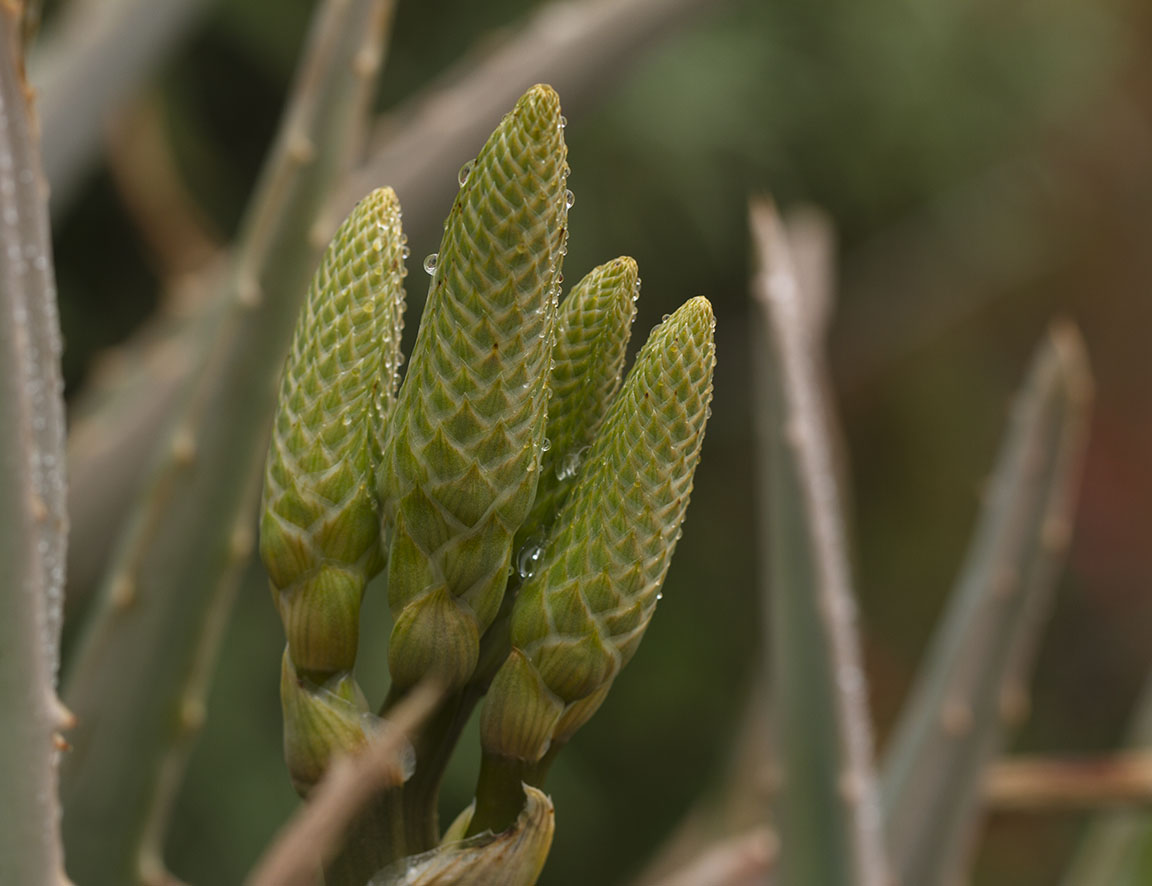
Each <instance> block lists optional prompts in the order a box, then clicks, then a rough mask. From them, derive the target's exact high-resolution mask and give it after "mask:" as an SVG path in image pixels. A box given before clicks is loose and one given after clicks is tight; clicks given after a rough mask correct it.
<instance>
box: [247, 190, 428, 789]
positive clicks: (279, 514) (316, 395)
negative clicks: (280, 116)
mask: <svg viewBox="0 0 1152 886" xmlns="http://www.w3.org/2000/svg"><path fill="white" fill-rule="evenodd" d="M405 251H406V247H405V246H404V235H403V233H402V232H401V229H400V204H399V203H398V202H397V200H396V195H395V194H394V193H393V192H392V190H391V189H390V188H381V189H380V190H377V191H374V192H372V193H371V194H369V195H368V196H367V197H365V198H364V199H363V200H362V201H360V203H359V204H357V206H356V208H355V209H354V210H353V211H352V213H351V215H349V217H348V219H347V220H346V221H345V222H344V224H343V225H341V227H340V229H339V230H338V231H337V232H336V236H335V237H334V238H333V240H332V243H331V244H330V245H329V247H328V249H327V251H326V252H325V253H324V256H323V258H322V259H321V262H320V266H319V268H318V269H317V271H316V274H315V276H314V277H313V279H312V283H311V286H310V288H309V291H308V297H307V300H306V302H305V305H304V308H303V310H302V311H301V314H300V317H299V320H298V321H297V325H296V331H295V335H294V338H293V341H292V349H291V351H290V353H289V356H288V360H287V362H286V364H285V367H284V374H283V378H282V381H281V388H280V398H279V401H278V405H277V410H276V419H275V424H274V427H273V432H272V441H271V444H270V446H269V451H268V459H267V462H266V465H265V480H264V502H263V511H262V515H261V521H260V554H261V557H262V558H263V560H264V564H265V566H266V567H267V569H268V575H269V578H270V579H271V583H272V591H273V597H274V599H275V602H276V608H277V610H278V611H279V612H280V617H281V620H282V621H283V623H284V631H285V634H286V635H287V639H288V645H287V648H286V649H285V653H284V664H283V670H282V675H281V702H282V706H283V709H284V752H285V758H286V760H287V763H288V768H289V772H290V774H291V776H292V781H293V784H294V786H295V787H296V789H297V790H298V791H301V792H304V791H306V790H307V789H308V788H309V787H310V786H311V785H312V784H314V783H315V782H316V780H317V779H319V777H320V775H321V774H322V773H323V771H324V768H325V767H326V766H327V764H328V761H329V760H330V758H331V756H332V755H333V754H334V753H336V752H340V751H343V752H347V751H351V750H353V749H354V748H356V747H358V746H359V745H360V744H361V743H362V742H363V740H364V732H363V726H364V720H363V717H366V716H368V714H367V705H366V703H365V702H364V699H363V696H362V695H361V694H360V690H359V688H358V687H357V686H356V683H355V681H354V680H353V678H352V676H351V670H352V667H353V665H354V664H355V662H356V646H357V639H358V635H359V620H360V602H361V599H362V598H363V596H364V587H365V585H366V584H367V583H368V581H369V579H371V578H372V576H373V575H375V574H376V573H377V572H379V571H380V569H381V568H382V567H383V558H382V552H381V549H380V542H379V527H380V516H379V508H378V506H377V504H376V500H375V496H374V494H373V488H372V486H373V477H374V472H375V466H376V464H377V463H378V462H379V454H380V449H381V441H382V438H383V428H384V422H385V420H386V418H387V416H388V414H389V413H390V412H391V409H392V405H393V403H394V400H395V391H396V379H397V370H398V367H399V363H400V333H401V330H402V327H403V310H404V288H403V284H402V280H403V277H404V274H405V270H404V253H405Z"/></svg>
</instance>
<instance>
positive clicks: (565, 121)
mask: <svg viewBox="0 0 1152 886" xmlns="http://www.w3.org/2000/svg"><path fill="white" fill-rule="evenodd" d="M567 125H568V118H567V117H565V116H564V115H563V114H561V115H560V128H561V129H563V128H564V127H565V126H567Z"/></svg>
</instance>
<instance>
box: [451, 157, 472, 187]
mask: <svg viewBox="0 0 1152 886" xmlns="http://www.w3.org/2000/svg"><path fill="white" fill-rule="evenodd" d="M475 165H476V161H475V160H469V161H468V162H467V163H465V164H464V165H463V166H461V167H460V171H459V172H458V173H457V174H456V181H458V182H460V187H464V183H465V182H466V181H468V176H470V175H471V174H472V167H473V166H475Z"/></svg>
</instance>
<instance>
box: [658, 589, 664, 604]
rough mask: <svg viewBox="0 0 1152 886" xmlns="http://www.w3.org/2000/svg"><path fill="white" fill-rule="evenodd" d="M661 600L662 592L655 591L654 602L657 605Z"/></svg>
mask: <svg viewBox="0 0 1152 886" xmlns="http://www.w3.org/2000/svg"><path fill="white" fill-rule="evenodd" d="M663 599H664V592H663V591H657V592H656V602H657V603H659V602H660V601H661V600H663Z"/></svg>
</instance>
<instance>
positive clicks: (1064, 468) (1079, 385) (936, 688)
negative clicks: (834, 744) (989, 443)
mask: <svg viewBox="0 0 1152 886" xmlns="http://www.w3.org/2000/svg"><path fill="white" fill-rule="evenodd" d="M1091 391H1092V382H1091V376H1090V373H1089V370H1088V366H1087V361H1086V358H1085V355H1084V351H1083V345H1082V343H1081V341H1080V337H1079V335H1078V333H1077V332H1076V331H1075V329H1074V328H1073V327H1071V326H1064V325H1061V326H1056V327H1054V328H1053V329H1052V331H1051V333H1050V334H1049V335H1048V337H1047V338H1046V339H1045V340H1044V341H1043V342H1042V343H1041V345H1040V347H1039V348H1038V351H1037V353H1036V356H1035V358H1034V360H1033V363H1032V368H1031V370H1030V372H1029V375H1028V379H1027V381H1026V382H1025V385H1024V387H1023V389H1022V391H1021V392H1020V394H1019V395H1018V397H1017V401H1016V406H1015V409H1014V412H1013V416H1012V422H1011V426H1010V429H1009V431H1008V435H1007V437H1006V439H1005V441H1004V443H1003V446H1002V448H1001V451H1000V455H999V457H998V459H997V463H996V469H995V471H994V473H993V476H992V479H991V482H990V484H989V487H988V489H989V492H988V498H987V501H986V504H985V505H984V508H983V510H982V513H981V515H980V519H979V521H978V524H977V528H976V533H975V536H974V538H973V541H972V545H971V547H970V548H969V551H968V555H967V557H966V560H965V564H964V568H963V570H962V572H961V575H960V578H959V580H958V582H957V585H956V588H955V590H954V592H953V594H952V597H951V600H950V602H949V604H948V608H947V610H946V612H945V614H944V616H943V619H942V621H941V626H940V628H939V629H938V631H937V634H936V636H935V638H934V639H933V641H932V643H931V646H930V647H929V651H928V653H927V658H926V662H925V664H924V666H923V668H922V671H921V676H920V678H919V681H918V683H917V684H916V686H915V688H914V689H913V691H912V693H911V695H910V697H909V699H908V702H907V703H906V705H905V708H904V711H903V713H902V714H901V718H900V721H899V722H898V724H897V726H896V729H895V731H894V734H893V738H892V740H891V746H890V749H889V751H888V754H887V758H886V760H885V766H884V780H883V792H882V796H883V810H884V823H885V828H886V832H887V836H888V845H889V848H890V851H891V857H892V859H893V864H894V866H895V870H896V873H897V875H898V876H899V879H900V881H901V882H905V883H917V884H923V886H933V884H937V883H950V882H954V880H955V878H956V877H959V876H961V875H962V871H963V869H964V867H965V865H966V864H967V861H968V854H969V852H970V850H971V844H972V841H973V838H974V834H975V830H976V827H977V824H978V822H979V819H980V813H981V794H982V788H983V778H984V774H985V770H986V767H987V766H988V764H989V763H991V762H992V761H993V760H994V759H995V757H996V755H997V754H998V753H999V751H1000V749H1001V748H1002V747H1003V745H1004V742H1005V740H1006V738H1007V736H1008V735H1009V734H1010V727H1011V726H1013V725H1015V724H1014V721H1017V720H1018V719H1019V715H1020V714H1021V713H1022V712H1023V708H1024V698H1025V697H1026V696H1025V692H1024V688H1023V687H1024V685H1025V680H1026V677H1027V674H1028V671H1029V669H1030V663H1031V658H1032V653H1033V650H1034V647H1035V644H1036V641H1037V638H1038V636H1039V633H1040V630H1041V628H1042V627H1043V623H1044V615H1045V614H1046V612H1047V610H1048V605H1049V602H1050V598H1051V594H1052V589H1053V585H1054V584H1055V580H1056V576H1057V572H1058V568H1059V564H1060V562H1061V559H1062V556H1063V554H1064V551H1065V549H1066V547H1067V543H1068V538H1069V535H1070V524H1071V520H1072V515H1073V506H1074V503H1075V494H1076V489H1077V486H1078V480H1079V473H1080V464H1081V461H1082V455H1083V449H1084V444H1085V439H1086V433H1087V425H1088V415H1089V405H1090V401H1091V397H1092V394H1091Z"/></svg>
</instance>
